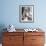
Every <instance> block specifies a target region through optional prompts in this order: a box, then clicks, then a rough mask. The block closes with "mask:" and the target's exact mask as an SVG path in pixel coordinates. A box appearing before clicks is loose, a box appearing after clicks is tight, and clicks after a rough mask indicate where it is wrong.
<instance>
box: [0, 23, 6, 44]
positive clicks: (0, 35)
mask: <svg viewBox="0 0 46 46" xmlns="http://www.w3.org/2000/svg"><path fill="white" fill-rule="evenodd" d="M4 28H6V27H5V25H4V24H0V43H2V36H3V34H2V33H3V32H5V31H4V30H3V29H4Z"/></svg>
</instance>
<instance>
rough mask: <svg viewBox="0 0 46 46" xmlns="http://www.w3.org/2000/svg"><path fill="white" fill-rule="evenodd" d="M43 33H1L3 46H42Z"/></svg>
mask: <svg viewBox="0 0 46 46" xmlns="http://www.w3.org/2000/svg"><path fill="white" fill-rule="evenodd" d="M44 34H45V33H44V32H3V42H2V45H3V46H44V41H45V40H44V39H45V37H44V36H45V35H44Z"/></svg>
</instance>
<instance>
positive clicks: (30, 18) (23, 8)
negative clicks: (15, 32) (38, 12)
mask: <svg viewBox="0 0 46 46" xmlns="http://www.w3.org/2000/svg"><path fill="white" fill-rule="evenodd" d="M19 20H20V22H34V5H20V6H19Z"/></svg>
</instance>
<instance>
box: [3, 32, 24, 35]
mask: <svg viewBox="0 0 46 46" xmlns="http://www.w3.org/2000/svg"><path fill="white" fill-rule="evenodd" d="M3 35H5V36H23V32H4V33H3Z"/></svg>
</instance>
